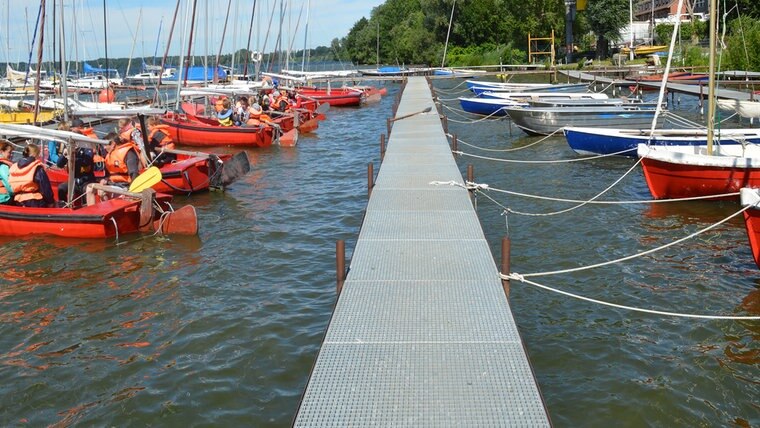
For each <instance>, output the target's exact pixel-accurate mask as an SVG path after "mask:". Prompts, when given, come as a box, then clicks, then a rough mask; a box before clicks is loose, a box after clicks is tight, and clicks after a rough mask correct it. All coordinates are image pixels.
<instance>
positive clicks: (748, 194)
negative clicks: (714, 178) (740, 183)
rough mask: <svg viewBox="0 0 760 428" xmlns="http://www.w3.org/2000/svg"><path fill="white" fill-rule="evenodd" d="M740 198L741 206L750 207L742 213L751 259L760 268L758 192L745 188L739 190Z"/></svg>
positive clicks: (759, 192)
mask: <svg viewBox="0 0 760 428" xmlns="http://www.w3.org/2000/svg"><path fill="white" fill-rule="evenodd" d="M740 198H741V204H742V206H745V207H746V206H750V208H749V209H747V210H746V211H744V225H745V227H746V229H747V237H748V238H749V247H750V249H751V250H752V257H753V258H754V259H755V264H756V265H757V267H758V268H760V190H758V189H751V188H746V187H745V188H743V189H741V197H740Z"/></svg>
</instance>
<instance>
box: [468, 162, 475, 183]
mask: <svg viewBox="0 0 760 428" xmlns="http://www.w3.org/2000/svg"><path fill="white" fill-rule="evenodd" d="M467 181H469V182H470V183H472V182H474V181H475V168H474V167H473V166H472V165H467Z"/></svg>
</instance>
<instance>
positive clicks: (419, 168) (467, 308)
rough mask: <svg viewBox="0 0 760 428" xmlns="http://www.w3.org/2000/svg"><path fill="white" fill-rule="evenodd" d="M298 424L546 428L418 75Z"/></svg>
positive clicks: (404, 102) (405, 98) (486, 252)
mask: <svg viewBox="0 0 760 428" xmlns="http://www.w3.org/2000/svg"><path fill="white" fill-rule="evenodd" d="M426 107H432V108H433V109H432V111H431V112H430V113H423V114H417V115H413V116H411V117H408V118H406V119H400V120H399V121H397V122H395V123H394V124H393V129H392V132H391V135H390V138H389V139H388V148H387V152H386V154H385V158H384V161H383V163H382V165H381V167H380V170H379V173H378V177H377V181H376V184H375V187H374V188H373V190H372V194H371V197H370V200H369V204H368V206H367V212H366V217H365V219H364V222H363V224H362V227H361V231H360V234H359V239H358V240H357V243H356V248H355V249H354V251H353V255H352V257H351V263H350V268H349V273H348V276H347V278H346V282H345V285H344V286H343V291H342V293H341V294H340V296H339V298H338V301H337V303H336V306H335V311H334V313H333V316H332V319H331V321H330V324H329V326H328V329H327V333H326V335H325V338H324V342H323V344H322V347H321V349H320V352H319V355H318V357H317V361H316V363H315V365H314V368H313V370H312V373H311V376H310V379H309V382H308V384H307V386H306V390H305V392H304V396H303V399H302V402H301V404H300V407H299V409H298V413H297V415H296V418H295V421H294V425H295V426H298V427H310V426H378V425H380V426H410V427H412V426H413V427H419V426H445V427H449V426H515V425H519V426H526V425H530V426H549V425H550V422H549V418H548V416H547V412H546V409H545V407H544V403H543V400H542V398H541V395H540V392H539V389H538V386H537V384H536V380H535V378H534V375H533V372H532V369H531V366H530V363H529V361H528V358H527V355H526V352H525V349H524V347H523V344H522V341H521V339H520V335H519V333H518V331H517V326H516V324H515V321H514V318H513V316H512V312H511V309H510V306H509V302H508V300H507V299H506V297H505V295H504V291H503V289H502V285H501V280H500V279H499V276H498V270H497V268H496V265H495V263H494V259H493V256H492V254H491V251H490V249H489V246H488V242H487V241H486V239H485V236H484V234H483V230H482V228H481V226H480V222H479V220H478V217H477V214H476V212H475V210H474V208H473V206H472V203H471V201H470V198H469V195H468V192H467V191H466V190H464V189H462V188H460V187H454V186H435V185H431V184H430V182H432V181H448V180H455V181H457V182H460V183H461V182H463V179H462V175H461V174H460V172H459V169H458V167H457V165H456V162H455V161H454V158H453V155H452V154H451V151H450V148H449V145H448V140H447V138H446V135H445V134H444V131H443V127H442V125H441V122H440V119H439V117H438V114H437V113H436V110H435V106H434V104H433V99H432V94H431V91H430V88H429V87H428V84H427V81H426V80H425V79H424V78H423V77H411V78H409V80H408V84H407V85H406V88H405V90H404V92H403V95H402V98H401V103H400V105H399V108H398V110H397V115H396V117H401V116H404V115H407V114H410V113H414V112H419V111H422V110H423V109H425V108H426Z"/></svg>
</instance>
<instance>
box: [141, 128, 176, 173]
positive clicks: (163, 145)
mask: <svg viewBox="0 0 760 428" xmlns="http://www.w3.org/2000/svg"><path fill="white" fill-rule="evenodd" d="M148 147H150V148H151V149H152V150H153V153H155V157H156V159H155V161H154V162H153V163H154V164H155V165H156V166H158V167H160V166H161V165H164V164H167V163H171V162H172V161H175V160H177V155H176V154H174V153H167V152H165V151H164V150H174V141H173V140H172V137H171V136H170V135H169V126H168V125H164V124H162V123H161V119H160V118H159V117H158V116H151V117H150V118H149V119H148Z"/></svg>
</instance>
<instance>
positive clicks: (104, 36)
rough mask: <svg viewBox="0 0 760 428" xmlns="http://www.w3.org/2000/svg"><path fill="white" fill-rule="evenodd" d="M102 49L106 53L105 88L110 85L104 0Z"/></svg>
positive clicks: (104, 2)
mask: <svg viewBox="0 0 760 428" xmlns="http://www.w3.org/2000/svg"><path fill="white" fill-rule="evenodd" d="M103 49H104V52H105V55H106V89H108V87H109V86H111V85H110V84H109V83H108V75H109V71H108V16H107V15H106V0H103Z"/></svg>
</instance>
